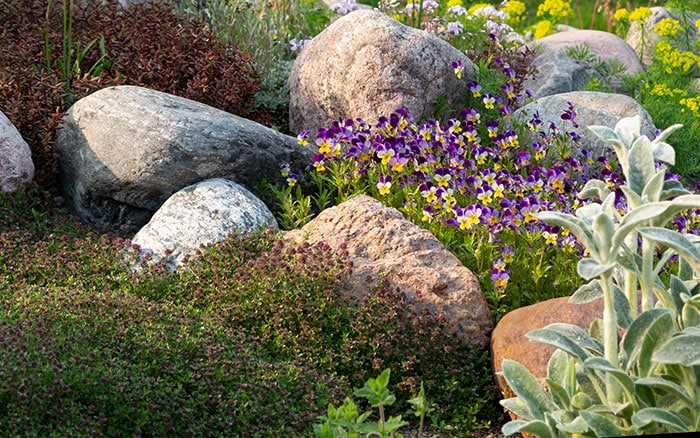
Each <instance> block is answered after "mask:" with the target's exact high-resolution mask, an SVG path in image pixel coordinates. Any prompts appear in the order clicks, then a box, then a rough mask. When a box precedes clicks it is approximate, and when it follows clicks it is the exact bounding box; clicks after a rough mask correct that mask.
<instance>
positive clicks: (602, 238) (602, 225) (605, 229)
mask: <svg viewBox="0 0 700 438" xmlns="http://www.w3.org/2000/svg"><path fill="white" fill-rule="evenodd" d="M611 195H612V198H613V199H614V198H615V194H614V193H611ZM608 198H610V197H608ZM606 204H607V200H606ZM610 208H612V209H614V208H615V207H614V206H613V204H610ZM593 233H594V235H595V236H596V238H597V241H598V242H599V243H600V245H599V254H600V256H601V257H603V259H604V260H605V261H607V260H608V258H609V256H610V242H611V241H612V236H613V235H614V234H615V224H614V223H613V221H612V219H611V217H610V216H608V214H607V213H605V212H604V211H601V212H600V213H598V214H597V215H596V216H595V217H594V218H593Z"/></svg>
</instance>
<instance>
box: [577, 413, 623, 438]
mask: <svg viewBox="0 0 700 438" xmlns="http://www.w3.org/2000/svg"><path fill="white" fill-rule="evenodd" d="M579 414H580V415H581V418H583V419H584V421H585V422H586V424H588V427H589V429H590V430H591V431H593V433H594V434H595V435H596V436H623V435H626V433H625V430H624V429H623V428H622V427H620V426H619V425H618V424H617V422H615V421H614V420H613V419H611V418H610V417H609V416H605V415H601V414H596V413H594V412H589V411H581V412H580V413H579Z"/></svg>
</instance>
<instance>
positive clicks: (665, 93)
mask: <svg viewBox="0 0 700 438" xmlns="http://www.w3.org/2000/svg"><path fill="white" fill-rule="evenodd" d="M649 94H651V95H652V96H659V97H679V96H686V95H687V93H686V92H685V90H681V89H680V88H671V87H669V86H668V85H667V84H656V85H654V88H652V89H651V91H649Z"/></svg>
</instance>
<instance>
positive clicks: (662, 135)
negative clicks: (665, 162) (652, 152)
mask: <svg viewBox="0 0 700 438" xmlns="http://www.w3.org/2000/svg"><path fill="white" fill-rule="evenodd" d="M682 127H683V125H682V124H680V123H676V124H675V125H671V126H669V127H668V128H666V129H664V130H663V131H661V132H660V133H659V135H657V136H656V138H654V141H652V144H654V145H656V144H657V143H661V142H663V141H665V140H666V139H667V138H668V137H669V136H670V135H671V134H673V133H674V132H676V131H677V130H679V129H681V128H682ZM669 164H673V163H669Z"/></svg>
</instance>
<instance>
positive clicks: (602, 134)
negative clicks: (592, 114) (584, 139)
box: [588, 125, 624, 146]
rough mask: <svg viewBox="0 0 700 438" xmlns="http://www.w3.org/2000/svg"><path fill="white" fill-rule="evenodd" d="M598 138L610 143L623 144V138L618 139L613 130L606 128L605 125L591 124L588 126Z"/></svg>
mask: <svg viewBox="0 0 700 438" xmlns="http://www.w3.org/2000/svg"><path fill="white" fill-rule="evenodd" d="M588 129H589V130H591V131H592V132H593V133H594V134H595V135H596V136H597V137H598V138H599V139H601V140H603V141H604V142H605V143H608V144H611V145H615V144H616V145H619V146H624V144H623V140H622V139H620V137H619V136H618V134H617V132H615V130H613V129H611V128H608V127H607V126H601V125H592V126H589V127H588Z"/></svg>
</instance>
